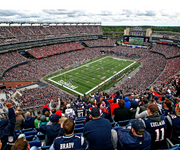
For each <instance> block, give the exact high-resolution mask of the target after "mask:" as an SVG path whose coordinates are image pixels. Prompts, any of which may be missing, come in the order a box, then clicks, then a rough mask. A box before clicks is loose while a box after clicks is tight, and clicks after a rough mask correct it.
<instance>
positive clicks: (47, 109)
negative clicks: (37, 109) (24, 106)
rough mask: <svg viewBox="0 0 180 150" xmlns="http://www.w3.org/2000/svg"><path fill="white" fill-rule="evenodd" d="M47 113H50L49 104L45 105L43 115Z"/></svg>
mask: <svg viewBox="0 0 180 150" xmlns="http://www.w3.org/2000/svg"><path fill="white" fill-rule="evenodd" d="M46 111H48V112H50V108H49V107H48V104H45V105H44V108H43V110H42V114H43V115H44V113H45V112H46Z"/></svg>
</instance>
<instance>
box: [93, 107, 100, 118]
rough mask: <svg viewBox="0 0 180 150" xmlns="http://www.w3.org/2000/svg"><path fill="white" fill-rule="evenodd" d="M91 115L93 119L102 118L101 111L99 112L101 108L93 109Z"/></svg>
mask: <svg viewBox="0 0 180 150" xmlns="http://www.w3.org/2000/svg"><path fill="white" fill-rule="evenodd" d="M91 115H92V116H93V117H99V116H100V110H99V108H97V107H93V108H92V109H91Z"/></svg>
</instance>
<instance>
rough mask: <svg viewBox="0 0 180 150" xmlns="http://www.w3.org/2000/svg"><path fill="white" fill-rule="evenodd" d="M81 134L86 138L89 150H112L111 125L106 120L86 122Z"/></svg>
mask: <svg viewBox="0 0 180 150" xmlns="http://www.w3.org/2000/svg"><path fill="white" fill-rule="evenodd" d="M83 134H84V137H86V138H87V140H88V142H89V147H90V149H91V150H97V149H99V150H106V149H107V150H111V149H113V145H112V141H111V124H110V122H109V120H108V119H104V118H99V119H93V120H91V121H89V122H87V123H86V124H85V126H84V132H83Z"/></svg>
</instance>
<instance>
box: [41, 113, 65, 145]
mask: <svg viewBox="0 0 180 150" xmlns="http://www.w3.org/2000/svg"><path fill="white" fill-rule="evenodd" d="M49 120H50V121H51V122H52V125H46V126H42V127H40V128H39V130H40V132H42V133H43V134H45V135H46V145H51V144H52V143H53V141H54V139H55V138H56V137H57V136H58V134H60V135H63V131H62V128H61V125H60V124H59V115H56V114H55V115H51V116H50V117H49ZM59 132H60V133H59ZM61 133H62V134H61Z"/></svg>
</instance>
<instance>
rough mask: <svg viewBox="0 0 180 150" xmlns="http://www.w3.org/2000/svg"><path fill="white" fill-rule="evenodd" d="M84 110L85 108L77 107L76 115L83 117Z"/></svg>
mask: <svg viewBox="0 0 180 150" xmlns="http://www.w3.org/2000/svg"><path fill="white" fill-rule="evenodd" d="M85 113H86V110H85V109H77V110H76V116H77V117H83V116H85Z"/></svg>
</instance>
